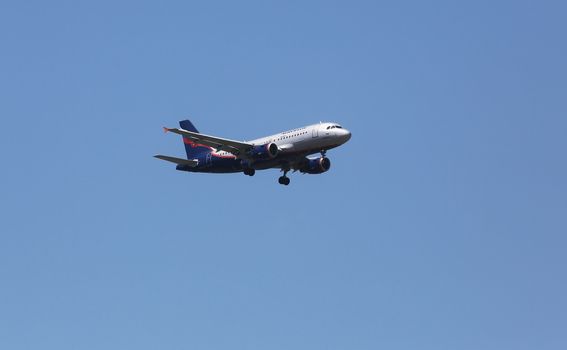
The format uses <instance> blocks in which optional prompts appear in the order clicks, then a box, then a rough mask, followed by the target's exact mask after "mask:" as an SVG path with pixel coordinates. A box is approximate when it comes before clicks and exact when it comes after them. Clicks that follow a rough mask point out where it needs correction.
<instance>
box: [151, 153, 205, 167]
mask: <svg viewBox="0 0 567 350" xmlns="http://www.w3.org/2000/svg"><path fill="white" fill-rule="evenodd" d="M154 157H156V158H157V159H161V160H165V161H168V162H172V163H175V164H180V165H187V166H190V167H196V166H197V165H198V164H199V161H198V160H196V159H183V158H176V157H170V156H163V155H161V154H157V155H155V156H154Z"/></svg>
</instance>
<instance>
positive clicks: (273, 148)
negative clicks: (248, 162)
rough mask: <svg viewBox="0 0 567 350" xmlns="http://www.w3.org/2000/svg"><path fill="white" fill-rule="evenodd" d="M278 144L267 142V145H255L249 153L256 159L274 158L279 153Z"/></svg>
mask: <svg viewBox="0 0 567 350" xmlns="http://www.w3.org/2000/svg"><path fill="white" fill-rule="evenodd" d="M279 151H280V150H279V148H278V145H276V144H275V143H267V144H265V145H259V146H254V147H252V148H251V149H250V151H249V152H248V154H249V155H250V157H252V158H254V159H258V160H259V159H273V158H275V157H276V156H277V155H278V153H279Z"/></svg>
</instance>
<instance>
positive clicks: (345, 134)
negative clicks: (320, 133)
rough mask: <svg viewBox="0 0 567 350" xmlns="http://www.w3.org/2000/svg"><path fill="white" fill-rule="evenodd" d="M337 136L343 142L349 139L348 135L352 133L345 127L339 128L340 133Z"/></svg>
mask: <svg viewBox="0 0 567 350" xmlns="http://www.w3.org/2000/svg"><path fill="white" fill-rule="evenodd" d="M339 136H340V137H341V141H342V142H343V143H345V142H347V141H348V140H350V137H351V136H352V134H351V133H350V131H348V130H347V129H340V135H339Z"/></svg>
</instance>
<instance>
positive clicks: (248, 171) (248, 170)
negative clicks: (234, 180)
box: [244, 168, 256, 176]
mask: <svg viewBox="0 0 567 350" xmlns="http://www.w3.org/2000/svg"><path fill="white" fill-rule="evenodd" d="M254 174H256V170H255V169H252V168H244V175H248V176H254Z"/></svg>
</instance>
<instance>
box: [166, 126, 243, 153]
mask: <svg viewBox="0 0 567 350" xmlns="http://www.w3.org/2000/svg"><path fill="white" fill-rule="evenodd" d="M164 130H166V131H171V132H173V133H176V134H179V135H183V136H185V137H187V138H188V139H190V140H192V141H194V142H196V143H200V144H203V145H206V146H210V147H213V148H216V149H223V150H225V151H227V152H230V153H232V154H234V155H236V156H240V155H245V154H246V151H248V150H249V149H250V148H251V147H252V144H250V143H246V142H241V141H235V140H229V139H224V138H221V137H216V136H210V135H205V134H201V133H197V132H193V131H188V130H185V129H178V128H164Z"/></svg>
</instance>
